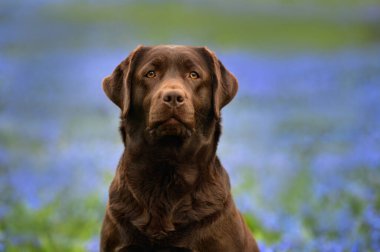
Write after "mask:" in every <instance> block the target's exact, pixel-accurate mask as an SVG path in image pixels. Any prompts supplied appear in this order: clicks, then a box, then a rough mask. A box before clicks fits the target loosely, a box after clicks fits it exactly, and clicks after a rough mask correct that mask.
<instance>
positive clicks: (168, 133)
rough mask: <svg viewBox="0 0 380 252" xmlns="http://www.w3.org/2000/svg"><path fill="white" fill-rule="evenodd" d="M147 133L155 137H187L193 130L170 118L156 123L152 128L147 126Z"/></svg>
mask: <svg viewBox="0 0 380 252" xmlns="http://www.w3.org/2000/svg"><path fill="white" fill-rule="evenodd" d="M148 131H149V134H150V135H151V136H153V137H155V138H163V137H179V138H189V137H191V135H192V134H193V130H191V129H189V128H188V127H186V125H184V124H183V123H182V122H180V121H178V120H176V119H174V118H171V119H169V120H167V121H165V122H162V123H158V124H157V123H156V125H155V127H154V128H148Z"/></svg>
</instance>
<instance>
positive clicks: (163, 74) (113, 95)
mask: <svg viewBox="0 0 380 252" xmlns="http://www.w3.org/2000/svg"><path fill="white" fill-rule="evenodd" d="M103 89H104V91H105V93H106V94H107V96H108V97H109V98H110V99H111V100H112V101H113V102H114V103H115V104H116V105H117V106H119V107H120V109H121V118H122V119H125V120H127V122H128V121H133V122H135V123H137V124H139V127H143V128H144V129H146V130H147V131H148V132H149V133H150V135H152V136H153V137H156V138H157V137H158V138H163V137H181V138H187V137H190V136H191V135H192V134H193V133H194V132H196V131H202V130H203V129H202V128H203V127H204V124H205V120H210V118H213V119H216V120H217V121H219V119H220V110H221V109H222V107H224V106H225V105H226V104H228V103H229V102H230V101H231V100H232V99H233V97H234V96H235V95H236V92H237V89H238V83H237V80H236V78H235V77H234V76H233V75H232V74H231V73H230V72H229V71H228V70H227V69H226V68H225V67H224V66H223V64H222V63H221V62H220V61H219V60H218V59H217V57H216V56H215V54H214V53H213V52H212V51H210V50H209V49H208V48H206V47H190V46H153V47H145V46H139V47H137V48H136V49H135V50H134V51H133V52H132V53H131V54H130V55H129V56H128V57H127V58H126V59H125V60H123V61H122V62H121V63H120V64H119V65H118V66H117V67H116V69H115V70H114V71H113V73H112V74H111V75H110V76H108V77H106V78H105V79H104V80H103Z"/></svg>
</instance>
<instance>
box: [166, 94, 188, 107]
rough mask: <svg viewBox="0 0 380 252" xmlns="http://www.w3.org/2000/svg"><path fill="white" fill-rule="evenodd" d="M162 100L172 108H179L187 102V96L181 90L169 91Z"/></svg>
mask: <svg viewBox="0 0 380 252" xmlns="http://www.w3.org/2000/svg"><path fill="white" fill-rule="evenodd" d="M162 100H163V101H164V103H165V104H167V105H169V106H171V107H178V106H180V105H182V104H183V103H184V102H185V95H184V93H183V92H182V91H180V90H168V91H165V92H164V93H163V96H162Z"/></svg>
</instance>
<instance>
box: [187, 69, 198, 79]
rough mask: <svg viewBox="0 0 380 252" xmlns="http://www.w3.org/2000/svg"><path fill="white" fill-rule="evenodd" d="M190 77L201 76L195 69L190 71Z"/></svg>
mask: <svg viewBox="0 0 380 252" xmlns="http://www.w3.org/2000/svg"><path fill="white" fill-rule="evenodd" d="M189 77H190V79H193V80H195V79H198V78H199V74H198V73H197V72H195V71H192V72H190V74H189Z"/></svg>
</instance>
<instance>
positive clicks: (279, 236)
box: [0, 0, 380, 252]
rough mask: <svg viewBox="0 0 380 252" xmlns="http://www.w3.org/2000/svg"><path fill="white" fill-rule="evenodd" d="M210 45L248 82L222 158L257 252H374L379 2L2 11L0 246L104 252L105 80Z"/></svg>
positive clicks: (110, 150) (57, 4)
mask: <svg viewBox="0 0 380 252" xmlns="http://www.w3.org/2000/svg"><path fill="white" fill-rule="evenodd" d="M138 44H145V45H154V44H188V45H206V46H208V47H209V48H211V49H212V50H214V51H215V52H216V53H217V55H218V57H219V58H220V59H221V60H222V62H223V63H224V65H225V66H226V67H227V68H228V69H229V70H230V71H231V72H233V73H234V74H235V75H236V76H237V78H238V80H239V84H240V89H239V93H238V95H237V97H236V99H234V101H233V102H232V103H231V104H229V105H228V106H227V107H226V108H225V109H224V110H223V126H224V127H223V136H222V139H221V142H220V145H219V150H218V153H219V156H220V157H221V160H222V162H223V163H224V165H225V167H226V168H227V170H228V172H229V174H230V176H231V182H232V186H233V193H234V196H235V199H236V202H237V204H238V207H239V208H240V209H241V210H242V212H243V213H244V215H245V217H246V220H247V222H248V223H249V226H250V228H251V229H252V232H253V233H254V235H255V237H256V238H257V240H258V243H259V245H260V247H261V249H262V251H380V2H379V1H378V0H331V1H327V0H303V1H301V0H238V1H227V0H218V1H217V0H203V1H201V0H193V1H191V0H180V1H174V0H173V1H170V0H166V1H159V0H150V1H137V0H128V1H121V0H120V1H118V0H111V1H100V0H87V1H86V0H75V1H74V0H65V1H64V0H58V1H48V0H35V1H32V0H26V1H19V0H16V1H12V0H5V1H4V0H3V1H1V2H0V251H91V252H95V251H98V242H99V238H98V237H99V230H100V226H101V221H102V217H103V213H104V209H105V204H106V200H107V190H108V185H109V184H110V182H111V179H112V177H113V174H114V171H115V168H116V165H117V163H118V159H119V157H120V155H121V153H122V150H123V146H122V142H121V139H120V137H119V133H118V116H119V110H118V108H117V107H116V106H114V105H113V104H112V102H111V101H109V100H108V99H107V98H106V96H105V95H104V94H103V91H102V89H101V81H102V78H103V77H105V76H106V75H108V74H110V73H111V72H112V70H113V69H114V67H115V66H116V65H117V64H118V63H119V62H120V61H122V60H123V59H124V58H125V57H126V56H127V55H128V54H129V52H130V51H131V50H133V49H134V48H135V47H136V46H137V45H138Z"/></svg>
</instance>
